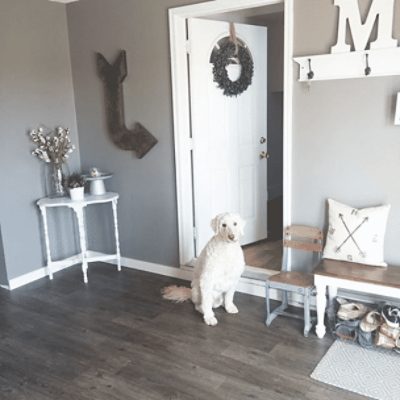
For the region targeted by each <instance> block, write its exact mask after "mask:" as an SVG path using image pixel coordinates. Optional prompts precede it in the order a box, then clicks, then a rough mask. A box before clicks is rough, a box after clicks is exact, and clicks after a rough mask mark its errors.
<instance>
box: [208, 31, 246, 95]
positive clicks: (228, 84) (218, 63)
mask: <svg viewBox="0 0 400 400" xmlns="http://www.w3.org/2000/svg"><path fill="white" fill-rule="evenodd" d="M220 43H221V44H220ZM236 50H237V54H235V53H236ZM233 58H237V59H238V60H239V63H240V65H241V66H242V71H241V74H240V77H239V79H237V80H236V81H234V82H232V81H231V80H230V79H229V76H228V71H227V70H226V67H227V65H229V64H234V63H235V62H234V61H233V60H232V59H233ZM210 61H211V63H213V64H214V66H213V75H214V82H216V83H217V84H218V87H219V88H220V89H222V90H223V91H224V95H225V96H229V97H233V96H238V95H239V94H241V93H243V92H244V91H245V90H247V88H248V87H249V86H250V85H251V82H252V79H253V74H254V63H253V58H252V57H251V53H250V51H249V49H248V48H247V47H246V46H245V45H244V44H243V43H241V42H239V43H238V45H237V46H236V45H235V43H233V42H232V41H231V40H230V38H224V39H222V40H221V41H220V42H219V48H217V47H215V48H214V50H213V52H212V54H211V58H210Z"/></svg>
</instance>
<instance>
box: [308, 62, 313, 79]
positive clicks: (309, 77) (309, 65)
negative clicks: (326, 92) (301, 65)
mask: <svg viewBox="0 0 400 400" xmlns="http://www.w3.org/2000/svg"><path fill="white" fill-rule="evenodd" d="M307 78H308V79H309V80H311V79H313V78H314V71H313V70H312V69H311V58H309V59H308V73H307Z"/></svg>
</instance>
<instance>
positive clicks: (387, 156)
mask: <svg viewBox="0 0 400 400" xmlns="http://www.w3.org/2000/svg"><path fill="white" fill-rule="evenodd" d="M185 3H186V2H185ZM193 3H195V1H193ZM360 3H361V5H362V7H363V8H364V9H366V6H367V5H368V4H369V0H361V1H360ZM183 4H184V2H183V1H179V0H175V1H172V0H171V1H167V2H165V1H162V0H153V1H151V2H143V1H139V0H115V1H113V2H112V3H111V2H109V1H107V0H82V1H80V2H78V3H72V4H70V5H68V6H67V10H68V23H69V28H70V29H69V32H70V43H71V57H72V65H73V76H74V84H75V98H76V105H77V110H78V112H77V118H78V126H79V131H80V145H81V150H82V154H83V157H82V164H83V166H84V167H90V166H94V165H95V166H97V167H99V168H102V169H104V170H109V171H112V172H114V173H115V176H114V178H113V179H112V181H111V182H110V185H109V189H111V190H115V191H118V192H119V193H120V194H121V202H120V209H119V210H120V217H121V241H122V243H121V244H122V252H123V254H124V255H125V256H128V257H133V258H137V259H143V260H146V261H153V262H160V263H162V264H168V265H177V264H178V239H177V224H176V198H175V175H174V155H173V132H172V110H171V89H170V65H169V48H168V27H167V9H168V8H169V7H172V6H178V5H183ZM396 4H397V5H396V19H395V20H396V37H399V30H400V26H399V23H398V21H399V20H400V19H399V16H400V15H399V7H400V4H399V2H397V3H396ZM294 20H295V31H294V37H295V42H294V53H295V55H297V56H301V55H307V54H323V53H327V52H329V51H330V46H331V45H333V44H334V43H335V39H336V36H335V35H336V24H337V9H336V7H334V6H333V2H332V1H331V0H296V2H295V18H294ZM119 49H126V50H127V52H128V68H129V75H128V79H127V80H126V82H125V88H124V90H125V103H126V117H127V123H128V125H129V126H130V125H132V124H133V123H134V121H136V120H138V121H140V122H142V123H143V124H144V125H145V126H146V127H147V128H148V129H149V130H150V131H151V132H152V133H153V134H154V135H155V136H156V137H157V138H158V139H159V141H160V143H159V144H158V145H157V146H156V147H155V148H154V149H153V150H152V151H151V152H150V153H149V154H148V155H147V156H146V157H145V158H144V159H143V160H137V159H135V158H134V157H133V156H132V155H131V154H130V153H127V152H123V151H121V150H118V149H117V148H116V147H114V145H113V144H112V143H111V142H110V139H109V138H108V136H107V133H106V128H105V121H104V106H103V88H102V85H101V82H100V80H99V79H98V77H97V74H96V69H95V62H94V52H95V51H100V52H102V53H103V54H104V55H105V56H106V57H107V58H108V59H113V58H114V57H115V56H116V54H117V52H118V50H119ZM296 72H297V71H296ZM294 80H295V81H296V82H295V84H294V132H293V135H294V154H293V161H294V165H293V174H294V187H293V220H294V222H297V223H309V224H317V225H324V224H326V204H325V202H326V198H327V197H333V198H336V199H337V200H340V201H343V202H347V203H349V204H352V205H354V206H359V207H363V206H369V205H374V204H379V203H383V202H389V203H391V204H392V206H393V208H392V212H391V218H390V221H389V226H388V232H387V246H386V257H387V259H388V261H390V262H392V263H400V255H399V254H398V252H396V249H397V238H398V237H399V236H400V235H399V234H400V224H398V221H399V218H400V190H399V189H398V188H397V186H396V184H395V181H394V179H393V174H394V171H398V170H400V158H399V155H398V149H399V148H400V147H399V145H400V135H399V128H398V127H394V126H393V122H392V119H393V107H394V104H393V103H394V95H395V93H397V91H399V90H400V78H399V77H387V78H373V79H359V80H356V79H352V80H343V81H333V82H315V83H314V84H313V85H312V87H311V90H308V89H307V87H306V86H305V85H303V84H300V83H297V73H296V74H295V76H294ZM104 218H109V217H108V216H107V217H104ZM96 231H97V233H96V235H97V236H100V237H101V239H102V240H100V241H99V242H98V243H101V244H102V246H103V242H105V240H106V239H107V238H108V236H109V232H107V230H106V231H104V230H102V229H100V228H98V229H96ZM102 236H104V237H102Z"/></svg>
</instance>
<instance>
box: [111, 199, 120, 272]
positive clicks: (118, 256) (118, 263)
mask: <svg viewBox="0 0 400 400" xmlns="http://www.w3.org/2000/svg"><path fill="white" fill-rule="evenodd" d="M112 209H113V216H114V236H115V248H116V254H117V269H118V271H121V250H120V248H119V232H118V215H117V199H115V200H113V201H112Z"/></svg>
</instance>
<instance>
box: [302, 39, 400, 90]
mask: <svg viewBox="0 0 400 400" xmlns="http://www.w3.org/2000/svg"><path fill="white" fill-rule="evenodd" d="M367 59H368V65H369V67H370V69H371V72H370V74H369V75H366V74H365V68H366V67H367ZM294 61H295V62H296V63H298V64H299V65H300V76H299V81H300V82H310V81H311V82H312V81H322V80H333V79H350V78H365V77H368V78H370V77H377V76H392V75H400V47H397V48H388V49H379V50H365V51H352V52H349V53H333V54H324V55H314V56H306V57H295V58H294ZM310 66H311V70H312V72H313V73H314V75H313V78H312V79H309V77H308V73H309V72H310Z"/></svg>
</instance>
